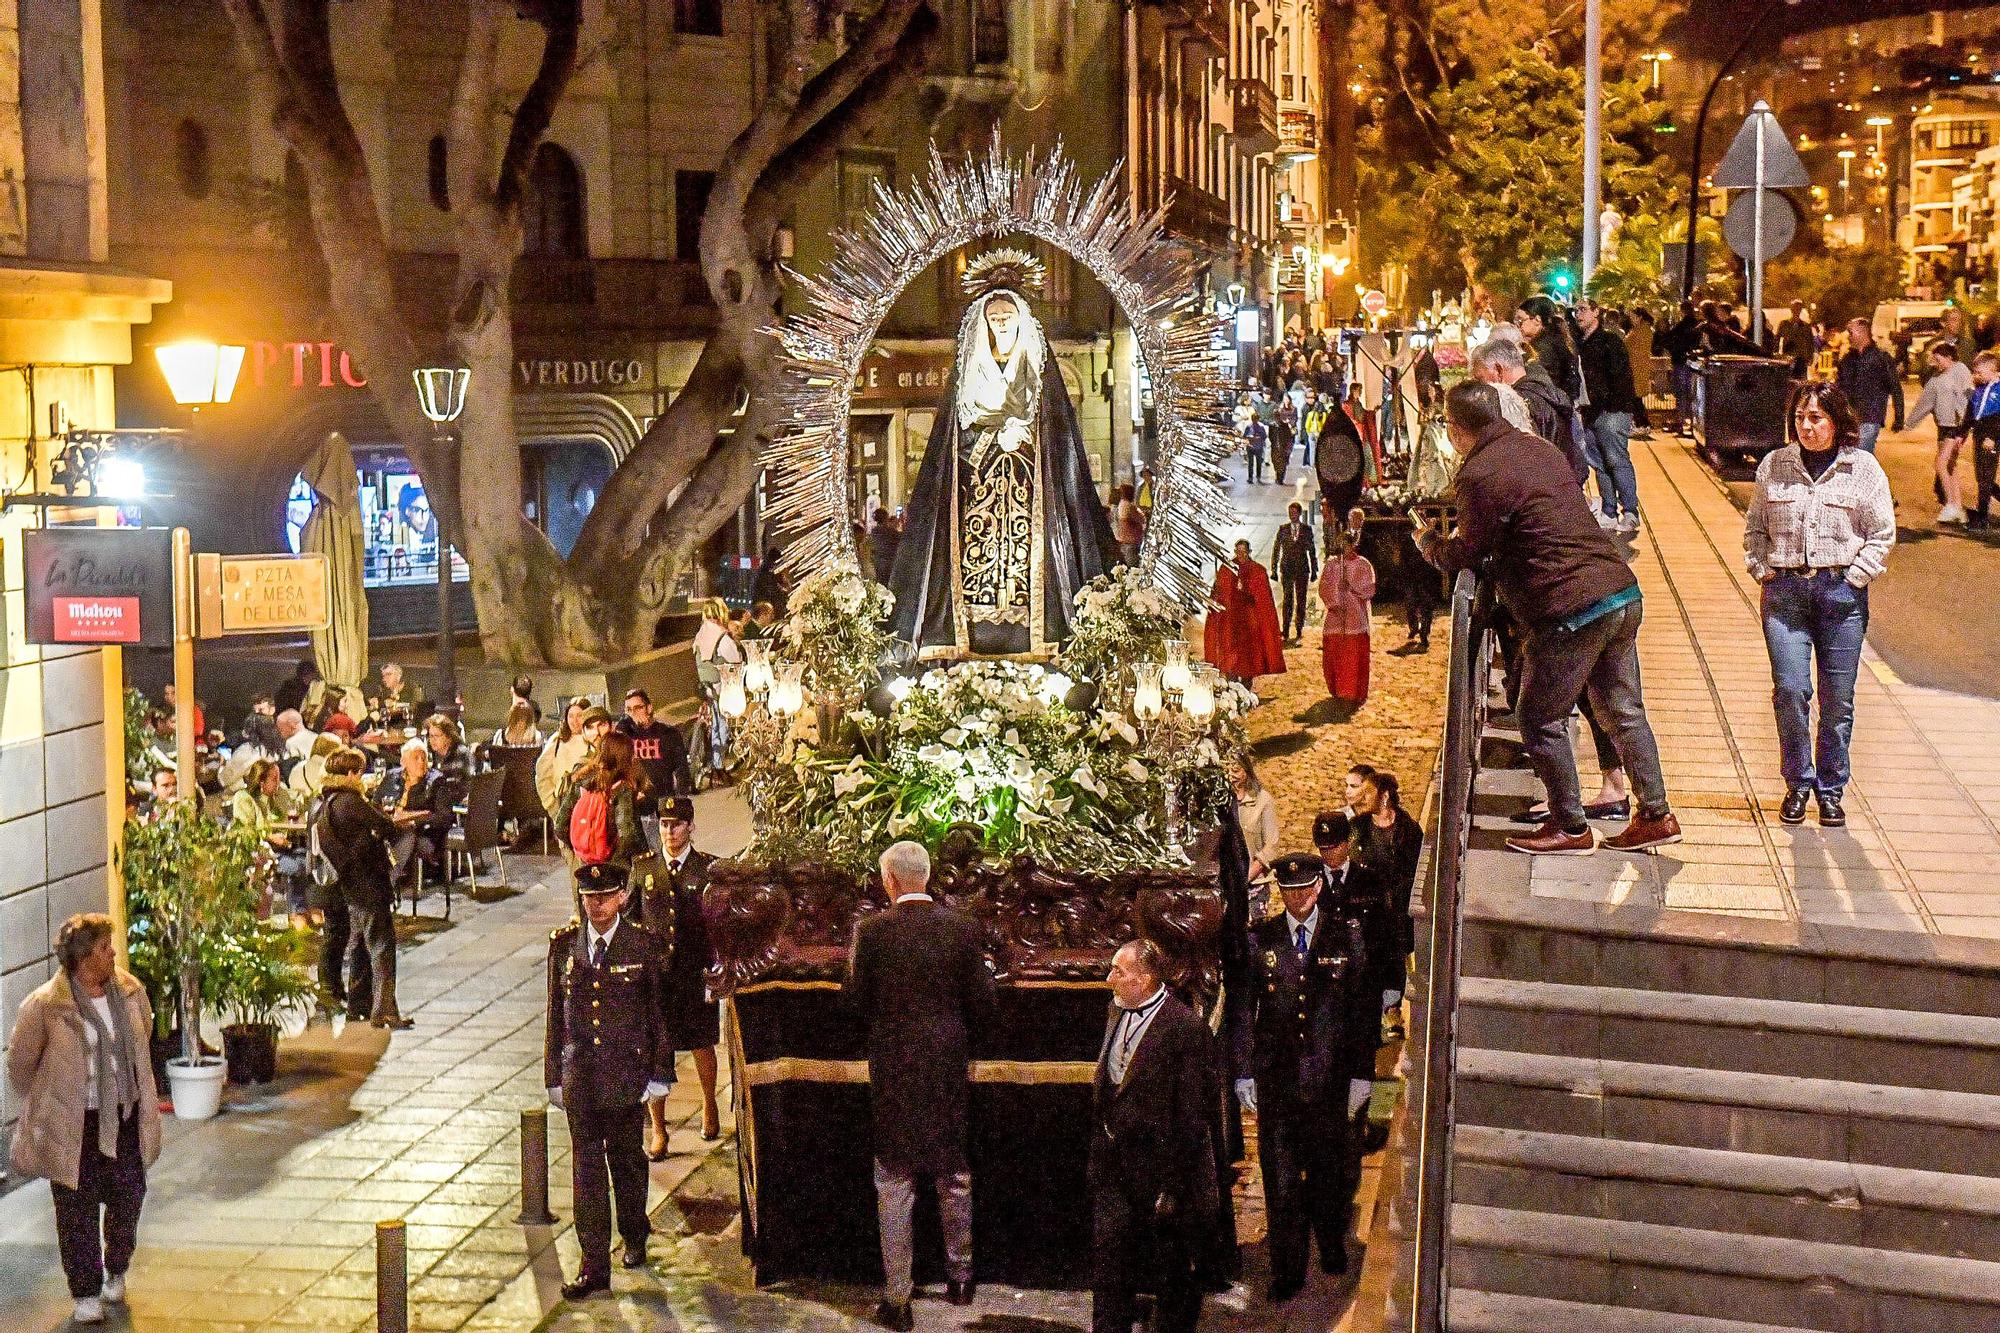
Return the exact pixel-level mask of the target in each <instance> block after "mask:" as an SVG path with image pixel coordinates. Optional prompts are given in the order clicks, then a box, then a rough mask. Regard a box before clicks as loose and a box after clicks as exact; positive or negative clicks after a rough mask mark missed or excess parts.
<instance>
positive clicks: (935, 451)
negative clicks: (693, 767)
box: [889, 250, 1118, 658]
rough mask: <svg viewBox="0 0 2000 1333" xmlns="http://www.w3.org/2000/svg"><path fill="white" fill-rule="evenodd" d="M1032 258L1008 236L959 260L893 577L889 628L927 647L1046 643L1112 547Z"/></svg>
mask: <svg viewBox="0 0 2000 1333" xmlns="http://www.w3.org/2000/svg"><path fill="white" fill-rule="evenodd" d="M1041 271H1042V265H1041V261H1040V260H1037V259H1035V258H1034V257H1032V256H1030V255H1027V254H1023V253H1022V252H1021V251H1018V250H995V251H991V252H989V253H987V254H984V255H981V256H979V257H978V258H977V259H975V260H973V261H972V263H971V264H970V265H969V266H967V268H966V272H965V278H964V283H965V287H966V290H967V292H968V293H969V294H970V295H971V297H972V303H971V305H970V306H969V307H967V309H966V312H965V318H964V320H963V321H961V323H960V325H959V331H958V357H957V360H956V362H955V364H954V369H953V371H952V376H951V381H950V383H949V384H948V385H947V386H946V395H945V400H944V402H943V403H942V404H941V405H940V409H939V411H938V416H937V424H936V425H935V426H934V427H933V428H932V430H931V438H930V445H929V448H928V449H927V450H926V451H925V453H924V461H923V466H922V467H921V468H920V469H919V470H918V472H917V483H916V485H915V487H913V488H912V490H911V493H910V500H909V504H908V505H907V507H906V511H907V512H906V523H905V527H904V532H903V541H902V544H901V546H899V547H898V548H897V552H896V564H895V568H894V570H893V571H892V573H891V575H890V579H889V583H890V587H891V588H892V589H893V590H894V591H895V594H896V611H895V617H894V622H893V623H894V628H895V632H896V634H897V636H898V637H900V638H903V639H906V640H908V641H910V642H911V643H914V644H915V645H917V648H918V650H919V652H920V653H921V654H922V655H923V656H924V657H928V658H939V657H963V656H974V657H1031V656H1043V655H1046V654H1048V653H1051V652H1053V651H1054V650H1055V648H1056V647H1058V646H1059V645H1060V644H1061V643H1062V641H1063V640H1064V639H1066V638H1067V637H1068V636H1069V611H1070V607H1071V606H1072V605H1073V604H1074V602H1075V599H1076V594H1077V592H1078V590H1079V589H1081V588H1082V587H1083V585H1084V584H1086V583H1088V582H1089V581H1090V580H1091V579H1093V578H1095V577H1097V576H1098V575H1099V574H1102V573H1104V572H1105V571H1106V570H1108V569H1110V568H1111V567H1112V565H1113V564H1115V563H1116V561H1117V552H1118V546H1117V543H1116V542H1115V541H1114V540H1113V538H1112V535H1111V523H1110V520H1109V518H1108V517H1107V516H1106V514H1105V512H1104V504H1103V502H1102V501H1101V500H1100V499H1099V498H1098V495H1097V488H1096V487H1095V486H1094V485H1093V484H1092V482H1091V479H1090V461H1089V458H1088V457H1087V456H1086V454H1085V452H1084V448H1083V439H1082V436H1081V434H1080V433H1079V431H1078V429H1077V423H1076V410H1075V408H1074V407H1073V406H1072V405H1071V404H1070V400H1069V393H1068V392H1067V390H1065V389H1064V387H1063V381H1062V374H1061V372H1060V371H1059V370H1058V368H1057V366H1056V363H1055V358H1054V357H1053V356H1052V355H1050V353H1049V347H1048V342H1047V340H1046V339H1045V338H1044V337H1043V334H1042V326H1041V323H1040V321H1038V320H1037V319H1036V318H1035V316H1034V313H1033V311H1032V310H1031V309H1030V308H1029V306H1028V301H1027V297H1026V296H1025V295H1024V294H1023V293H1024V292H1025V291H1027V290H1031V289H1035V288H1038V287H1039V286H1040V284H1041Z"/></svg>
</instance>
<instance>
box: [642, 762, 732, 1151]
mask: <svg viewBox="0 0 2000 1333" xmlns="http://www.w3.org/2000/svg"><path fill="white" fill-rule="evenodd" d="M714 864H715V858H714V857H712V856H710V855H709V854H708V853H707V852H700V851H696V850H695V846H694V802H693V801H691V800H689V799H688V798H687V797H685V796H674V797H670V798H668V799H665V800H662V801H661V802H660V850H659V851H658V852H648V853H647V854H646V855H644V856H642V857H640V858H639V859H638V860H637V861H634V862H633V863H632V896H633V898H635V899H637V900H638V901H637V904H636V906H637V910H636V912H635V911H634V904H631V903H628V904H626V913H625V914H626V915H627V916H628V917H634V918H635V919H636V920H638V921H639V922H640V923H641V924H642V925H644V926H645V927H646V929H647V930H648V931H650V932H651V933H652V935H653V936H654V938H656V939H658V940H660V941H662V942H663V943H664V945H665V946H666V947H665V950H664V952H663V955H662V958H661V963H660V965H661V967H662V968H663V969H664V970H665V983H664V984H665V991H664V992H663V993H662V995H661V997H660V1007H661V1009H662V1011H663V1012H665V1014H666V1017H667V1040H668V1041H670V1042H672V1043H673V1047H674V1049H675V1050H677V1051H687V1052H689V1053H691V1054H692V1055H693V1056H694V1072H695V1076H696V1077H697V1078H699V1079H700V1080H701V1136H702V1138H704V1139H707V1140H710V1141H713V1140H715V1139H718V1138H720V1137H721V1136H722V1122H721V1111H720V1110H719V1109H718V1107H717V1106H716V1102H715V1047H716V1043H717V1042H718V1041H720V1040H721V1037H722V1031H721V1014H720V1012H719V1011H718V1010H717V1008H716V1003H715V1000H714V999H713V998H712V997H711V996H710V995H709V993H708V969H709V967H710V965H711V964H713V963H714V962H715V954H714V952H713V951H712V950H710V948H709V947H708V918H707V917H706V916H704V915H703V914H702V905H701V896H702V893H703V891H704V890H706V889H707V888H708V868H709V867H710V866H712V865H714ZM650 1116H651V1120H650V1122H649V1123H648V1126H647V1130H646V1156H647V1157H649V1158H651V1159H652V1160H653V1161H655V1162H658V1161H664V1160H665V1158H666V1155H667V1110H666V1105H665V1104H664V1103H661V1102H655V1103H653V1104H652V1106H651V1109H650Z"/></svg>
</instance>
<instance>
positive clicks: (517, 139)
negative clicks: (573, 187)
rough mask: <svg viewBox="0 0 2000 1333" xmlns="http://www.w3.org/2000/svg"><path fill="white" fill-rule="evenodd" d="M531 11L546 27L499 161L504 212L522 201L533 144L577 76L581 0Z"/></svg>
mask: <svg viewBox="0 0 2000 1333" xmlns="http://www.w3.org/2000/svg"><path fill="white" fill-rule="evenodd" d="M529 16H530V17H532V18H533V19H534V20H535V22H537V23H539V24H540V25H541V27H542V61H541V65H540V67H539V68H538V69H536V71H535V81H534V82H533V83H531V84H529V85H528V91H527V93H526V94H524V95H523V96H522V98H521V104H520V105H519V106H517V107H515V108H514V123H513V125H512V126H511V127H510V128H509V130H508V132H507V152H506V155H505V156H504V157H503V158H501V160H500V179H499V187H498V188H497V189H496V190H495V191H494V203H495V204H496V205H497V206H498V207H499V209H500V211H501V212H502V213H503V214H510V213H512V212H513V210H514V209H515V207H516V206H517V205H518V204H519V203H520V201H521V192H522V187H523V186H524V185H525V184H526V182H527V178H528V167H529V164H530V163H531V162H533V160H534V156H535V149H536V148H538V147H539V146H540V145H541V142H542V136H543V135H545V134H547V133H548V130H549V122H551V121H552V120H554V119H555V114H556V106H557V104H558V103H560V102H561V101H562V99H563V94H564V93H565V92H567V91H568V90H569V85H570V80H571V79H573V78H574V77H575V76H576V66H577V39H578V31H579V29H580V28H581V27H582V25H583V18H582V13H581V9H580V6H579V5H578V3H577V0H538V3H537V4H536V6H535V8H534V11H533V12H532V13H531V14H530V15H529ZM649 77H650V76H649Z"/></svg>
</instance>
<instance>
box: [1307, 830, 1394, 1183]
mask: <svg viewBox="0 0 2000 1333" xmlns="http://www.w3.org/2000/svg"><path fill="white" fill-rule="evenodd" d="M1313 845H1314V846H1316V847H1318V848H1319V859H1320V861H1321V863H1322V864H1323V865H1325V867H1326V871H1325V880H1326V887H1325V889H1324V890H1323V891H1322V892H1321V894H1320V906H1321V909H1322V910H1326V911H1331V912H1332V913H1333V914H1334V915H1336V916H1340V917H1344V918H1346V920H1347V921H1348V922H1349V925H1350V927H1351V928H1353V929H1355V930H1357V931H1358V932H1359V934H1360V938H1361V945H1360V948H1359V950H1358V951H1357V952H1356V953H1355V955H1354V968H1353V976H1354V987H1353V1004H1352V1006H1351V1008H1350V1010H1349V1018H1350V1022H1349V1028H1348V1047H1347V1050H1348V1083H1347V1111H1348V1119H1349V1121H1350V1122H1351V1123H1350V1124H1349V1126H1348V1139H1347V1177H1348V1181H1349V1182H1350V1187H1349V1189H1348V1195H1349V1196H1350V1197H1352V1195H1353V1194H1354V1192H1355V1190H1357V1189H1359V1188H1360V1187H1361V1159H1362V1158H1363V1157H1365V1156H1366V1155H1367V1153H1368V1145H1369V1137H1370V1132H1369V1131H1370V1127H1369V1122H1368V1098H1369V1094H1370V1093H1372V1092H1373V1091H1374V1090H1375V1053H1376V1052H1377V1051H1378V1050H1380V1049H1381V1046H1382V994H1383V991H1384V990H1385V989H1387V987H1388V986H1389V985H1390V984H1391V983H1390V982H1389V981H1386V980H1385V970H1386V972H1387V973H1388V974H1389V975H1390V976H1393V974H1394V969H1396V968H1397V967H1399V966H1400V965H1401V962H1402V959H1401V955H1400V954H1398V952H1397V950H1396V938H1397V937H1396V934H1395V932H1396V919H1395V916H1394V915H1393V914H1392V913H1391V912H1390V910H1389V901H1388V897H1387V895H1386V892H1385V888H1384V885H1383V882H1382V877H1381V876H1380V875H1377V874H1375V873H1374V872H1372V871H1370V870H1369V869H1368V868H1367V867H1366V866H1364V865H1362V864H1361V863H1360V862H1359V861H1357V860H1355V859H1354V855H1353V852H1354V825H1353V821H1351V820H1349V819H1348V817H1347V816H1346V815H1345V814H1343V813H1341V812H1340V811H1338V810H1334V811H1328V812H1325V813H1322V814H1321V815H1320V816H1319V817H1318V818H1317V819H1315V820H1313ZM1393 984H1395V985H1397V986H1399V987H1400V985H1401V982H1400V981H1399V980H1398V981H1395V982H1394V983H1393Z"/></svg>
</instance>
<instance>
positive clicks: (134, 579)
mask: <svg viewBox="0 0 2000 1333" xmlns="http://www.w3.org/2000/svg"><path fill="white" fill-rule="evenodd" d="M172 540H173V538H172V534H171V533H170V532H169V531H168V530H167V529H165V528H43V529H40V530H38V531H33V532H27V533H23V534H22V538H21V566H22V572H23V574H24V575H25V576H26V580H27V603H28V608H27V609H28V625H27V629H28V636H27V637H28V642H29V643H44V644H63V643H119V644H137V645H139V646H141V647H146V648H166V647H170V646H171V645H172V644H173V641H174V613H173V606H174V594H173V547H172Z"/></svg>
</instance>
